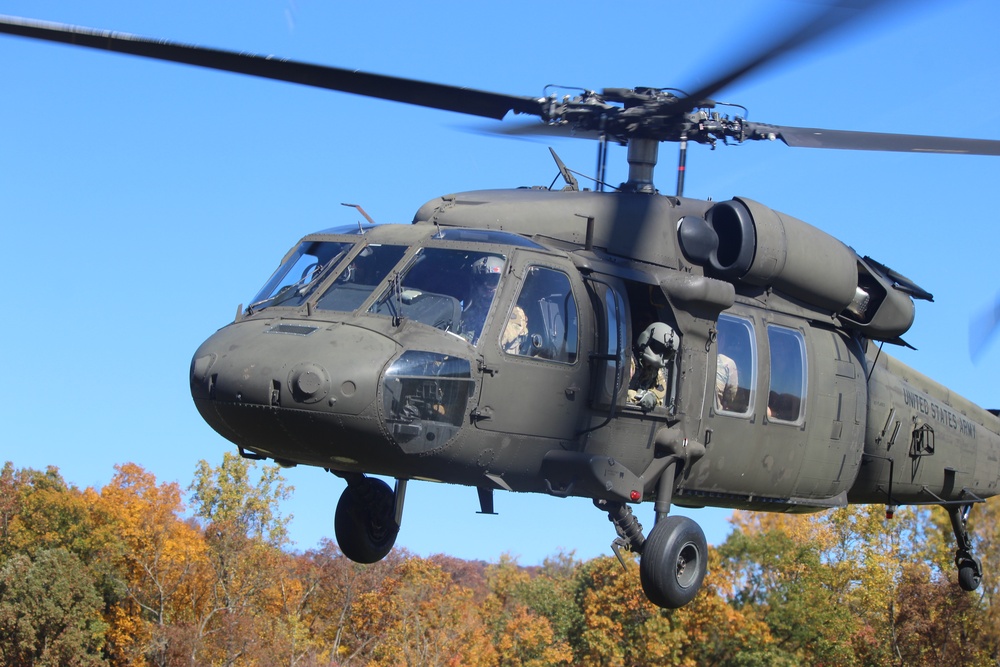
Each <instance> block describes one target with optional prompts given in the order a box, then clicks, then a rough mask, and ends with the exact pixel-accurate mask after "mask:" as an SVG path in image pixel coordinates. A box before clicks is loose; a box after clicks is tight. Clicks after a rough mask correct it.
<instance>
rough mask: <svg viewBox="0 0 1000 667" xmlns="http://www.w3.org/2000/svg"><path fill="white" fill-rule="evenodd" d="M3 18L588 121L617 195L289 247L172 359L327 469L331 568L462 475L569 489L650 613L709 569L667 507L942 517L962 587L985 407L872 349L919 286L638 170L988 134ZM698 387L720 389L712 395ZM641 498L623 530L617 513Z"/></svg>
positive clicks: (542, 193)
mask: <svg viewBox="0 0 1000 667" xmlns="http://www.w3.org/2000/svg"><path fill="white" fill-rule="evenodd" d="M3 25H4V27H3V28H2V30H3V31H5V32H13V33H16V34H22V35H26V36H32V37H39V38H43V39H56V40H57V41H67V42H72V43H78V44H82V45H89V46H95V45H100V46H99V48H108V49H110V50H122V51H125V52H132V53H137V54H138V55H153V56H154V57H161V58H162V57H166V56H165V55H164V54H165V53H169V54H170V57H169V59H187V62H192V63H193V64H198V65H203V66H211V67H218V66H219V61H220V60H221V61H226V66H225V67H220V68H223V69H237V68H243V67H246V68H250V69H256V68H257V66H258V65H259V66H260V67H261V68H266V69H267V70H268V71H269V73H268V74H265V75H266V76H272V75H273V72H275V71H278V70H285V69H287V70H288V71H289V72H291V71H297V72H298V73H297V74H294V75H292V74H287V75H285V74H283V75H281V76H283V77H284V78H286V79H292V80H295V79H293V78H292V77H293V76H294V77H300V76H301V77H303V78H305V77H307V76H313V75H314V74H317V75H319V74H321V73H322V72H327V73H331V76H332V77H333V78H334V79H336V81H335V83H334V85H332V86H331V87H334V88H335V89H338V90H348V91H349V92H358V93H360V94H365V95H370V96H375V97H389V98H390V99H395V100H397V101H404V102H408V103H411V104H418V105H422V106H430V107H432V108H446V109H450V110H453V111H459V112H462V113H471V114H473V115H484V116H497V115H499V116H503V115H505V114H506V113H507V111H509V110H511V109H513V110H514V111H517V112H520V113H523V114H528V115H534V116H538V117H540V118H542V120H543V121H544V122H545V123H547V124H546V125H544V126H543V127H546V128H548V129H554V130H556V131H567V130H568V131H572V132H575V133H577V134H581V135H582V134H588V133H593V134H596V135H597V139H598V145H599V146H600V147H601V148H599V154H601V153H603V152H604V147H605V146H606V145H607V143H619V144H622V143H624V144H627V146H628V150H629V165H630V172H629V178H628V181H627V182H626V183H625V184H624V186H623V187H621V188H619V189H618V190H617V191H616V192H605V191H601V188H599V189H598V190H597V191H589V192H588V191H586V190H585V189H583V188H581V187H580V186H579V184H578V183H576V181H575V178H574V177H573V175H572V173H571V172H570V171H569V170H568V169H566V168H565V166H564V165H562V164H561V161H559V160H558V158H557V166H558V170H559V172H560V175H561V177H562V179H563V181H564V183H565V187H564V188H563V189H562V190H558V191H556V190H552V189H549V188H539V189H528V190H514V191H480V192H472V193H460V194H455V195H448V196H445V197H440V198H436V199H433V200H431V201H429V202H428V203H427V204H425V205H424V206H423V207H421V208H420V209H419V210H418V212H417V214H416V215H415V217H414V224H413V225H406V226H389V225H361V226H359V227H357V228H353V229H332V230H326V231H324V232H321V233H318V234H314V235H309V236H307V237H306V238H304V239H303V240H302V241H301V242H300V243H299V244H298V245H296V246H295V247H294V248H293V249H292V250H291V251H290V252H289V253H288V254H287V255H286V257H285V259H284V260H283V261H282V262H281V264H280V266H279V269H278V270H277V271H276V273H275V274H274V276H273V277H272V278H271V279H270V280H269V281H268V283H267V284H266V285H265V287H264V288H263V289H262V290H261V291H260V292H259V293H258V295H257V296H256V297H255V298H254V299H252V300H251V302H250V303H249V304H248V305H247V307H246V308H245V309H242V310H241V312H240V314H239V315H238V317H237V319H236V321H235V322H233V323H232V324H230V325H229V326H227V327H225V328H224V329H222V330H221V331H220V332H218V333H217V334H215V335H214V336H213V337H212V338H210V339H209V340H208V341H206V343H205V344H204V345H203V346H202V347H201V348H200V349H199V350H198V352H196V353H195V355H194V359H193V360H192V366H191V387H192V395H193V396H194V399H195V403H196V405H197V406H198V410H199V412H200V413H201V414H202V415H203V417H204V418H205V419H206V421H208V422H209V423H210V424H211V425H212V426H213V428H215V429H216V430H217V431H219V432H220V433H221V434H222V435H223V436H225V437H227V438H228V439H230V440H233V441H234V442H235V443H236V444H237V446H238V447H239V448H240V451H241V453H243V454H244V455H246V456H249V457H263V458H269V459H273V460H275V461H277V462H279V463H282V464H284V465H297V464H304V465H314V466H318V467H321V468H325V469H328V470H330V471H331V472H334V473H335V474H338V475H339V476H341V477H343V478H345V479H346V480H347V483H348V487H347V490H346V491H345V493H344V495H343V496H342V498H341V502H340V504H339V505H338V509H337V512H336V522H335V526H336V530H337V538H338V542H339V543H340V546H341V549H342V550H343V552H344V553H345V555H347V556H348V557H351V558H353V559H355V560H358V561H361V562H371V561H373V560H378V559H379V558H381V557H382V556H384V555H385V554H386V553H387V552H388V550H389V549H391V547H392V545H393V541H394V538H395V535H396V533H397V531H398V529H399V525H400V522H401V517H402V510H403V505H404V500H405V489H406V482H407V481H408V480H411V479H431V480H435V481H442V482H449V483H457V484H464V485H467V486H473V487H476V488H477V490H478V491H479V495H480V502H481V509H482V511H483V512H490V511H492V496H493V493H494V491H496V490H512V491H527V492H537V493H547V494H550V495H554V496H581V497H587V498H592V499H594V500H595V501H596V504H597V505H598V507H599V508H600V509H601V510H602V511H604V512H606V513H608V515H609V517H610V518H611V519H612V520H613V522H614V525H615V528H616V532H617V534H618V538H617V539H616V542H615V548H616V550H621V549H631V550H633V551H636V552H638V553H640V555H641V561H640V572H641V576H642V583H643V587H644V590H645V592H646V594H647V595H648V596H649V597H650V599H651V600H652V601H653V602H655V603H656V604H659V605H661V606H665V607H677V606H682V605H683V604H685V603H686V602H688V601H689V600H690V599H692V598H693V596H694V595H695V594H696V593H697V591H698V589H699V587H700V584H701V581H702V578H703V576H704V573H705V567H706V545H705V540H704V535H703V534H702V533H701V530H700V528H699V527H698V526H697V524H695V523H694V522H693V521H691V520H688V519H684V518H683V517H677V516H671V515H670V514H669V509H670V507H671V505H681V506H700V505H719V506H726V507H740V508H746V509H755V510H763V511H815V510H820V509H826V508H829V507H837V506H842V505H844V504H846V503H848V502H869V503H884V504H885V505H886V506H887V508H893V507H895V506H897V505H899V504H941V505H943V506H945V507H946V508H948V510H949V512H950V514H951V516H952V521H953V525H954V528H955V532H956V537H957V539H958V541H959V550H958V553H957V557H956V564H957V567H958V570H959V582H960V584H961V585H962V586H963V588H967V589H968V588H975V587H976V586H977V585H978V583H979V579H980V578H981V576H982V568H981V564H980V563H979V562H978V560H977V559H976V558H975V556H974V555H973V554H972V553H971V548H970V546H969V544H968V536H967V534H966V533H965V530H964V526H965V517H966V516H967V512H968V511H969V509H970V508H971V506H972V505H973V504H975V503H977V502H981V501H982V500H983V499H985V498H986V497H989V496H991V495H994V494H995V493H996V492H995V491H994V490H993V489H994V488H995V485H996V480H997V477H998V471H997V470H996V463H995V461H996V454H997V451H996V450H997V447H998V440H997V436H996V435H995V434H996V432H997V430H998V428H997V422H996V418H995V416H993V415H991V414H989V413H987V412H985V411H982V410H979V409H978V408H975V406H972V405H971V404H969V403H967V402H964V401H962V400H961V399H958V398H957V397H956V396H955V395H954V394H953V393H951V392H948V391H947V390H945V389H944V388H943V387H941V386H940V385H937V384H936V383H933V382H932V381H930V380H929V379H927V378H924V377H922V376H920V375H919V374H917V373H916V372H914V371H911V370H909V369H907V368H905V367H904V366H902V364H900V363H898V362H895V361H894V360H892V359H891V358H889V357H888V355H885V354H882V353H880V352H879V350H878V344H879V343H881V342H890V343H893V342H895V343H901V342H902V338H901V337H902V335H903V334H904V333H905V332H906V330H907V329H908V328H909V326H910V323H912V320H913V304H912V300H913V299H929V298H930V294H929V293H928V292H926V291H925V290H923V289H921V288H920V287H918V286H917V285H915V284H914V283H913V282H912V281H910V280H908V279H906V278H905V277H904V276H902V275H901V274H899V273H897V272H896V271H893V270H892V269H890V268H889V267H887V266H885V265H883V264H881V263H879V262H878V261H877V260H876V259H872V258H870V257H867V256H859V255H858V254H857V253H855V252H854V251H853V250H851V249H850V248H847V247H846V246H845V245H844V244H842V243H840V242H839V241H837V240H836V239H834V238H833V237H830V236H829V235H827V234H825V233H823V232H821V231H820V230H818V229H816V228H814V227H811V226H810V225H808V224H806V223H804V222H801V221H798V220H796V219H794V218H792V217H790V216H787V215H785V214H782V213H779V212H777V211H773V210H771V209H769V208H768V207H766V206H764V205H762V204H759V203H757V202H755V201H753V200H750V199H746V198H736V199H733V200H729V201H725V202H708V201H697V200H690V199H686V198H684V197H683V182H682V181H680V180H679V183H678V188H677V194H676V195H674V196H664V195H661V194H659V193H658V192H657V190H656V187H655V186H654V184H653V178H652V176H653V172H654V169H655V167H656V164H657V157H658V154H657V151H658V147H659V144H660V143H661V142H664V141H666V142H677V143H679V144H681V145H682V146H683V144H684V143H685V142H692V143H709V144H712V143H716V142H718V143H725V142H744V141H754V140H765V141H771V140H781V141H784V142H785V143H789V144H791V145H813V144H815V145H817V147H839V148H843V147H862V148H864V147H867V148H871V147H872V146H873V145H876V146H880V147H881V148H882V149H886V150H927V151H935V150H942V151H949V152H950V151H962V152H971V153H976V152H978V153H983V154H991V155H995V154H997V152H996V151H997V145H998V142H989V141H981V140H958V139H943V138H932V139H927V138H922V137H920V138H918V137H911V136H910V137H900V136H899V135H884V134H873V133H843V132H835V131H829V130H813V129H803V128H791V127H787V126H774V125H766V124H756V123H750V122H748V121H745V120H744V119H743V118H742V117H740V116H738V115H737V116H726V115H722V114H718V113H717V112H716V111H715V110H714V106H713V104H712V103H711V101H710V99H709V98H710V97H711V96H712V95H714V90H718V89H721V87H723V86H724V85H726V83H727V82H723V81H720V82H718V83H716V84H714V85H713V86H708V87H706V88H705V89H703V90H699V91H696V92H695V93H693V94H689V95H679V94H677V93H676V91H668V90H663V89H628V90H625V89H606V90H604V91H600V92H594V91H584V92H583V93H582V94H580V95H576V96H570V97H568V98H565V97H564V98H559V97H550V96H545V97H543V98H528V97H518V96H506V95H496V94H492V93H479V92H477V91H468V90H466V89H456V88H451V87H447V86H437V85H435V84H427V83H424V82H415V81H407V80H400V79H392V78H390V77H375V76H374V75H365V74H361V73H356V72H349V71H346V70H335V69H332V68H319V69H318V70H315V69H312V67H313V66H299V64H296V63H283V64H281V61H274V60H269V61H266V64H263V61H262V60H261V59H253V58H251V57H247V56H240V55H237V54H225V53H220V52H209V51H208V50H205V49H193V48H190V47H180V46H177V45H169V44H165V43H161V42H155V43H154V42H143V41H141V40H135V39H132V38H125V37H121V36H115V35H111V34H107V33H96V32H92V31H91V32H88V31H85V30H82V29H72V30H66V29H63V28H57V27H54V26H51V25H40V24H35V23H32V22H25V21H14V20H5V21H4V23H3ZM88 42H89V43H88ZM230 61H231V62H232V63H245V65H244V64H239V65H230V64H229V62H230ZM252 73H254V74H258V75H259V74H260V72H256V71H255V72H252ZM713 88H714V90H713ZM386 91H390V92H389V93H386ZM851 142H856V144H857V145H853V146H851V145H845V144H850V143H851ZM838 143H839V144H840V145H837V144H838ZM682 155H683V153H682ZM681 166H683V162H682V163H681ZM602 170H603V169H602V163H601V162H599V168H598V174H599V176H598V183H601V182H602V179H601V178H600V173H601V171H602ZM679 171H681V173H683V171H682V170H679ZM487 280H490V281H494V280H495V282H494V284H491V285H487V284H486V282H487ZM477 290H481V291H482V292H483V293H487V294H488V295H489V296H488V299H489V301H488V302H487V303H486V305H485V307H481V306H475V303H476V301H475V299H476V297H475V294H474V293H475V292H476V291H477ZM490 290H492V291H490ZM475 313H478V315H479V316H480V317H479V319H481V321H479V322H476V323H475V324H472V323H470V320H471V319H472V315H473V314H475ZM508 330H510V331H508ZM723 357H725V358H726V359H728V362H726V363H720V362H719V360H720V359H722V358H723ZM720 375H727V376H728V377H729V378H732V380H731V381H730V382H723V383H722V384H721V388H720V382H719V377H720ZM633 385H634V386H633ZM371 474H379V475H383V476H389V477H395V478H396V479H397V483H396V488H395V489H392V488H390V487H388V486H387V485H385V484H384V483H382V482H381V481H380V480H378V479H376V478H373V477H370V476H369V475H371ZM650 501H652V502H653V503H654V504H655V506H656V516H657V521H656V523H655V525H654V526H653V529H652V530H651V531H650V533H649V534H648V536H647V535H645V534H644V532H643V530H642V528H641V526H639V525H638V523H637V522H636V521H635V520H634V517H633V516H632V513H631V510H630V505H631V504H635V503H639V502H650Z"/></svg>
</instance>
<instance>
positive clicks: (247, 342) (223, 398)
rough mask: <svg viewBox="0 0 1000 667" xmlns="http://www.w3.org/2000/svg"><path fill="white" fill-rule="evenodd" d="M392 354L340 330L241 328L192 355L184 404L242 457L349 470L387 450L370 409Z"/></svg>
mask: <svg viewBox="0 0 1000 667" xmlns="http://www.w3.org/2000/svg"><path fill="white" fill-rule="evenodd" d="M396 351H397V344H396V343H395V342H394V341H393V340H391V339H390V338H387V337H385V336H383V335H381V334H379V333H376V332H373V331H371V330H368V329H364V328H361V327H357V326H352V325H349V324H333V325H323V326H316V325H315V324H311V323H304V322H303V323H295V322H289V321H287V320H283V321H254V320H245V321H242V322H236V323H234V324H231V325H229V326H227V327H225V328H223V329H221V330H220V331H218V332H216V333H215V334H214V335H213V336H212V337H211V338H209V339H208V340H207V341H205V343H203V344H202V345H201V347H199V348H198V351H197V352H195V355H194V358H193V359H192V361H191V373H190V376H191V396H192V398H193V399H194V402H195V405H196V406H197V408H198V411H199V412H200V413H201V415H202V417H203V418H204V419H205V421H206V422H208V423H209V425H210V426H212V428H213V429H215V430H216V431H217V432H218V433H219V434H220V435H222V436H223V437H225V438H227V439H228V440H230V441H232V442H234V443H235V444H237V445H238V446H240V447H242V448H246V449H248V450H251V451H252V452H256V453H258V454H260V455H263V456H269V457H272V458H274V459H275V460H277V461H278V462H282V463H308V464H311V465H320V466H324V467H329V466H331V465H333V464H336V463H338V462H339V463H346V464H351V463H357V462H358V460H359V458H360V457H362V456H371V455H373V454H374V453H375V451H377V450H379V449H381V448H382V446H384V445H386V444H388V440H387V439H386V437H385V435H384V433H383V432H382V431H381V430H380V429H379V426H378V419H377V406H376V402H375V401H376V395H377V391H378V378H379V376H380V374H381V371H382V369H383V368H384V367H385V365H386V364H387V363H388V361H389V359H390V358H392V357H393V355H394V354H395V353H396ZM345 436H347V437H345Z"/></svg>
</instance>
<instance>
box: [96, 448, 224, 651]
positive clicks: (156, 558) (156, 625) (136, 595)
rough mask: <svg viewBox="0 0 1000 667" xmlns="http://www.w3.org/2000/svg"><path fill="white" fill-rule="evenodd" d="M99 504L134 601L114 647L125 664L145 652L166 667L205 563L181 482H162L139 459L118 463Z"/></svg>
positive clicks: (115, 622)
mask: <svg viewBox="0 0 1000 667" xmlns="http://www.w3.org/2000/svg"><path fill="white" fill-rule="evenodd" d="M101 503H102V505H103V507H104V514H105V516H106V517H107V518H108V520H109V521H110V522H111V523H112V525H113V526H114V529H115V531H116V532H117V534H118V535H119V538H120V539H121V540H122V543H123V544H124V549H123V551H122V553H121V554H120V557H119V559H118V565H119V568H120V571H121V573H122V579H123V581H124V584H125V587H126V590H127V591H128V597H129V601H130V602H131V605H120V606H119V608H118V610H117V612H116V614H115V615H114V617H113V618H112V619H110V620H111V621H112V631H111V633H110V634H109V643H111V644H112V646H110V647H109V650H111V651H112V652H113V653H116V654H120V655H121V658H122V662H128V663H134V662H136V661H137V660H139V659H140V658H139V656H142V657H143V659H147V660H148V661H149V662H150V663H151V664H154V665H166V664H168V663H169V661H170V655H171V653H172V651H173V650H175V649H176V647H172V646H171V645H170V644H171V637H172V636H176V634H177V633H176V630H177V627H178V626H179V625H181V624H182V623H184V621H185V620H186V614H185V610H184V607H185V604H186V601H187V600H189V599H190V598H191V596H192V595H194V596H197V593H196V592H195V591H194V590H193V589H195V588H197V586H198V581H197V572H198V571H199V570H204V569H205V568H206V566H207V560H206V549H205V544H204V541H203V540H202V537H201V534H200V532H199V531H198V530H197V529H196V527H194V526H192V525H191V524H190V523H188V522H187V521H185V520H184V517H183V510H184V506H183V503H182V502H181V489H180V486H179V485H178V484H177V483H175V482H169V483H163V484H157V483H156V477H155V476H154V475H153V474H152V473H149V472H147V471H145V470H143V469H142V468H141V467H140V466H138V465H136V464H134V463H126V464H123V465H119V466H115V476H114V477H113V478H112V479H111V481H110V482H109V483H108V484H107V485H106V486H105V487H104V488H103V489H101Z"/></svg>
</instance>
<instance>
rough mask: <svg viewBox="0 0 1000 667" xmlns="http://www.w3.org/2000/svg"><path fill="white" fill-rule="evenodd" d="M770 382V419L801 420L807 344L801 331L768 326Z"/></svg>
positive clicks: (803, 405)
mask: <svg viewBox="0 0 1000 667" xmlns="http://www.w3.org/2000/svg"><path fill="white" fill-rule="evenodd" d="M767 342H768V345H769V347H770V350H771V381H770V382H771V384H770V388H769V390H768V393H767V417H768V419H769V420H771V421H783V422H798V421H800V420H801V419H802V412H803V410H804V409H805V395H806V346H805V340H804V339H803V337H802V332H801V331H798V330H796V329H789V328H787V327H780V326H775V325H769V326H768V327H767Z"/></svg>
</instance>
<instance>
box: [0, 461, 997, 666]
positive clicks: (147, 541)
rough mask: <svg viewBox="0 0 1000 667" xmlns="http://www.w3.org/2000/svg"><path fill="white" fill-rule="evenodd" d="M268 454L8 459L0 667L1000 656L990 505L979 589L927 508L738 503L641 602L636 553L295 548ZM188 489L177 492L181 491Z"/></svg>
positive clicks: (930, 660)
mask: <svg viewBox="0 0 1000 667" xmlns="http://www.w3.org/2000/svg"><path fill="white" fill-rule="evenodd" d="M291 493H292V488H291V487H290V486H288V485H287V484H286V483H285V481H284V480H283V479H282V477H281V475H280V474H279V469H278V468H277V467H274V466H266V465H265V466H261V467H260V468H258V467H257V466H256V464H254V463H252V462H248V461H246V460H244V459H241V458H239V457H237V456H235V455H232V454H226V455H225V456H224V458H223V460H222V462H221V463H220V464H219V465H218V466H215V467H212V466H211V465H209V464H208V463H207V462H204V461H202V462H201V463H200V464H199V465H198V468H197V469H196V470H195V473H194V479H193V481H192V482H191V484H190V486H189V487H188V488H187V489H182V488H181V487H180V486H179V485H178V484H177V483H173V482H165V483H159V482H157V480H156V478H155V476H154V475H153V474H151V473H150V472H148V471H146V470H144V469H143V468H141V467H140V466H137V465H135V464H132V463H127V464H122V465H119V466H117V467H116V468H115V475H114V477H113V478H112V479H111V481H110V482H109V483H108V484H107V485H106V486H104V487H103V488H101V489H93V488H87V489H82V490H81V489H78V488H76V487H74V486H72V485H70V484H68V483H67V482H66V480H64V479H63V478H62V476H61V475H60V474H59V472H58V470H57V469H56V468H53V467H50V468H48V469H47V470H45V471H39V470H32V469H18V468H15V467H14V466H13V464H11V463H7V464H6V465H5V466H4V468H3V470H2V472H0V663H2V664H3V665H11V666H20V665H35V666H42V665H80V666H85V667H90V666H97V665H109V666H110V665H115V666H117V665H149V666H154V665H155V666H160V665H163V666H165V665H231V666H237V665H239V666H242V665H247V666H249V665H288V666H289V667H295V666H300V667H313V666H318V665H330V666H332V665H373V666H379V665H387V666H388V665H473V666H482V667H542V666H546V665H593V666H598V665H600V666H604V665H607V666H622V667H624V666H633V665H635V666H638V665H682V666H687V665H691V666H694V665H732V666H734V667H735V666H738V667H752V666H756V665H760V666H764V665H768V666H773V665H777V666H791V665H878V666H881V665H885V666H895V665H963V666H964V665H996V664H998V662H1000V617H998V614H997V609H996V608H994V607H993V604H992V602H993V600H994V599H995V597H996V593H997V586H998V584H997V581H996V577H995V576H993V574H992V573H993V572H994V571H995V569H996V567H997V566H998V565H1000V519H998V517H1000V512H998V509H997V505H996V504H994V503H987V504H985V505H980V506H978V507H977V508H975V510H974V511H973V513H972V516H971V518H970V528H971V529H972V533H973V536H974V537H973V539H974V542H975V546H976V550H977V553H978V554H979V555H980V556H981V557H982V559H983V561H984V565H985V567H986V576H985V577H984V580H983V585H982V586H981V588H980V590H978V591H976V592H974V593H966V592H964V591H962V590H961V589H960V588H959V587H958V585H957V583H956V582H955V576H956V575H955V572H954V563H953V558H954V537H953V536H952V535H951V528H950V523H949V520H948V517H947V514H946V513H944V512H943V511H941V510H940V509H933V510H932V509H926V508H918V509H915V508H904V509H902V510H900V511H897V513H896V517H895V518H894V519H892V520H887V519H886V518H885V516H884V514H883V512H884V508H882V507H877V506H865V507H850V508H846V509H841V510H834V511H829V512H824V513H821V514H813V515H787V514H761V513H753V514H751V513H743V512H736V513H735V514H734V517H733V520H732V530H731V532H730V534H729V536H728V538H727V539H726V541H725V542H724V543H723V544H721V545H720V546H718V547H717V548H711V549H710V551H711V553H710V569H709V574H708V577H707V578H706V582H705V586H704V587H703V590H702V592H701V593H699V595H698V597H697V598H695V600H694V601H693V602H692V603H691V604H689V605H687V606H686V607H684V608H682V609H678V610H674V611H668V610H663V609H659V608H657V607H655V606H653V605H651V604H650V603H649V602H648V601H646V599H645V597H644V596H643V594H642V590H641V587H640V584H639V576H638V564H637V560H636V559H635V558H632V557H628V555H626V558H625V567H624V568H623V567H622V565H621V564H620V563H619V562H618V560H617V559H616V558H614V557H611V556H609V557H601V558H595V559H591V560H587V561H581V560H577V559H576V558H575V557H574V556H573V554H571V553H569V554H567V553H559V554H556V555H553V556H552V557H550V558H548V559H547V560H545V561H544V563H542V564H541V565H538V566H522V565H520V564H519V563H518V562H517V561H516V560H514V559H511V558H507V557H505V558H501V559H500V560H499V561H498V562H495V563H485V562H481V561H463V560H459V559H456V558H452V557H448V556H445V555H439V556H433V557H430V558H421V557H418V556H415V555H412V554H409V553H407V552H406V551H404V550H399V549H397V550H395V551H393V552H392V553H391V554H390V555H389V556H388V557H387V558H386V559H385V560H383V561H381V562H379V563H376V564H373V565H358V564H356V563H353V562H351V561H349V560H348V559H346V558H345V557H344V556H343V555H342V554H341V553H340V552H339V550H338V549H337V546H336V545H335V544H334V543H333V542H331V541H324V542H322V543H321V544H320V546H319V547H318V548H317V549H313V550H309V551H305V552H293V551H291V550H289V548H288V536H287V519H286V518H284V517H282V516H281V514H280V506H281V502H282V501H283V500H285V499H286V498H287V497H288V496H289V494H291ZM185 500H186V501H187V503H185Z"/></svg>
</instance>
